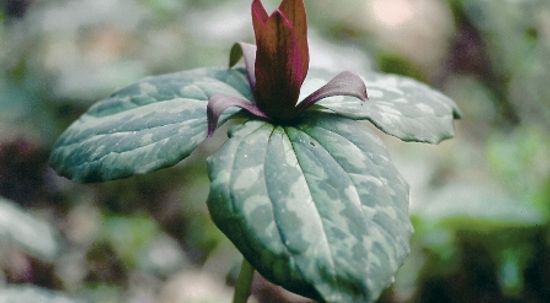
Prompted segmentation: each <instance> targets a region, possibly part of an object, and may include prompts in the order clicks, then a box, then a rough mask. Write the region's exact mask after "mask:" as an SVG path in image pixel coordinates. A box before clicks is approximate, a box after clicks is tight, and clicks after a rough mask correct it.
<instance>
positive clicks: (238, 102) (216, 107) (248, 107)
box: [206, 95, 270, 137]
mask: <svg viewBox="0 0 550 303" xmlns="http://www.w3.org/2000/svg"><path fill="white" fill-rule="evenodd" d="M230 107H240V108H242V109H244V110H245V111H247V112H249V113H250V114H252V115H254V116H256V117H259V118H262V119H265V120H270V118H269V117H268V116H267V115H266V114H265V113H264V112H262V111H261V110H260V109H259V108H258V107H257V106H256V104H254V103H252V102H250V101H247V100H245V99H242V98H238V97H231V96H225V95H214V96H212V97H210V99H209V100H208V106H207V107H206V115H207V117H208V137H210V136H212V134H214V131H215V130H216V128H217V127H218V121H219V120H220V116H221V115H222V114H223V113H224V112H225V111H226V110H227V109H228V108H230Z"/></svg>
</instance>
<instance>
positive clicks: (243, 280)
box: [233, 259, 254, 303]
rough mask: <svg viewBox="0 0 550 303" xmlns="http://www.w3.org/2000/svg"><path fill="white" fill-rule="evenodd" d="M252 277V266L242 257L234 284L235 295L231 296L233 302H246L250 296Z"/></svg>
mask: <svg viewBox="0 0 550 303" xmlns="http://www.w3.org/2000/svg"><path fill="white" fill-rule="evenodd" d="M253 277H254V268H253V267H252V265H250V263H248V261H246V259H243V264H242V265H241V272H240V273H239V277H238V278H237V284H236V285H235V295H234V296H233V303H246V301H247V300H248V297H249V296H250V290H251V288H252V278H253Z"/></svg>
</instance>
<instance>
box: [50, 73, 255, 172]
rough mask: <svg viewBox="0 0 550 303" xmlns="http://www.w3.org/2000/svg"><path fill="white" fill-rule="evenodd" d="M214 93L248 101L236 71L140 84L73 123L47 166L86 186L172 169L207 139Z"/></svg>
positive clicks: (166, 77)
mask: <svg viewBox="0 0 550 303" xmlns="http://www.w3.org/2000/svg"><path fill="white" fill-rule="evenodd" d="M215 94H224V95H230V96H237V97H241V98H247V99H249V98H250V97H251V95H250V94H251V93H250V89H249V86H248V82H247V80H246V76H245V75H244V74H243V72H242V71H241V70H228V69H221V68H220V69H196V70H191V71H185V72H180V73H175V74H169V75H163V76H157V77H149V78H146V79H144V80H142V81H139V82H137V83H136V84H133V85H131V86H128V87H126V88H124V89H122V90H119V91H118V92H116V93H114V94H113V95H112V96H110V97H109V98H107V99H105V100H103V101H101V102H99V103H97V104H96V105H95V106H93V107H92V108H90V110H89V111H88V112H87V113H86V114H84V115H83V116H82V117H81V118H80V119H79V120H78V121H76V122H75V123H73V125H72V126H71V127H70V128H69V129H67V130H66V131H65V133H64V134H63V135H62V136H61V138H60V139H59V140H58V142H57V143H56V145H55V147H54V150H53V153H52V156H51V163H52V166H53V167H54V168H55V169H56V170H57V171H58V172H59V173H60V174H61V175H64V176H66V177H69V178H71V179H74V180H79V181H86V182H94V181H106V180H113V179H119V178H124V177H129V176H131V175H134V174H144V173H147V172H150V171H153V170H157V169H160V168H163V167H168V166H172V165H174V164H176V163H178V162H179V161H181V160H182V159H184V158H185V157H187V156H188V155H189V154H190V153H191V152H192V151H193V150H194V149H195V148H196V147H197V145H198V144H199V143H201V142H202V141H203V140H204V139H205V138H206V131H207V118H206V105H207V102H206V101H207V100H208V99H209V97H210V96H212V95H215ZM235 112H236V110H233V111H227V113H226V115H224V116H222V117H221V119H220V122H221V123H223V122H224V121H226V120H227V119H228V117H230V116H231V115H232V114H234V113H235Z"/></svg>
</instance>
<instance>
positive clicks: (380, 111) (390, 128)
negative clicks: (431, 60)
mask: <svg viewBox="0 0 550 303" xmlns="http://www.w3.org/2000/svg"><path fill="white" fill-rule="evenodd" d="M327 77H328V75H326V73H322V72H319V71H316V72H313V73H312V76H311V77H310V78H309V79H308V80H306V83H305V84H304V87H303V89H302V96H307V94H309V93H310V92H313V91H314V90H315V89H317V88H319V87H320V86H321V85H323V84H324V83H325V82H326V80H321V78H322V79H326V78H327ZM365 80H366V84H367V92H368V95H369V101H367V102H362V101H360V100H358V99H355V98H350V97H344V96H338V97H331V98H327V99H325V100H322V101H320V102H319V103H317V104H318V105H320V106H322V107H324V108H326V109H327V110H328V111H329V112H334V113H337V114H339V115H342V116H345V117H348V118H351V119H357V120H369V121H371V122H372V123H373V124H374V125H375V126H376V127H378V128H379V129H380V130H382V131H383V132H385V133H387V134H389V135H392V136H395V137H397V138H399V139H401V140H403V141H415V142H426V143H439V142H441V141H443V140H445V139H449V138H452V137H453V136H454V126H453V120H454V119H455V118H459V117H460V112H459V109H458V107H457V106H456V104H455V103H454V102H453V101H452V100H451V99H449V98H447V97H446V96H444V95H443V94H441V93H439V92H437V91H435V90H433V89H431V88H429V87H428V86H426V85H424V84H422V83H420V82H417V81H415V80H412V79H410V78H405V77H401V76H396V75H388V74H377V73H369V74H367V75H366V77H365Z"/></svg>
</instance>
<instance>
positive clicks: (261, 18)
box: [252, 0, 269, 36]
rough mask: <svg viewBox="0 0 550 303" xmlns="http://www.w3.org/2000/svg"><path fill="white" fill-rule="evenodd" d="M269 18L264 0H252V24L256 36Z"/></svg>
mask: <svg viewBox="0 0 550 303" xmlns="http://www.w3.org/2000/svg"><path fill="white" fill-rule="evenodd" d="M268 18H269V16H268V14H267V11H266V10H265V7H264V5H263V4H262V1H260V0H254V1H253V2H252V25H253V27H254V32H255V33H256V36H257V35H258V31H259V30H260V29H261V28H262V27H263V26H264V25H265V23H266V22H267V19H268Z"/></svg>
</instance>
